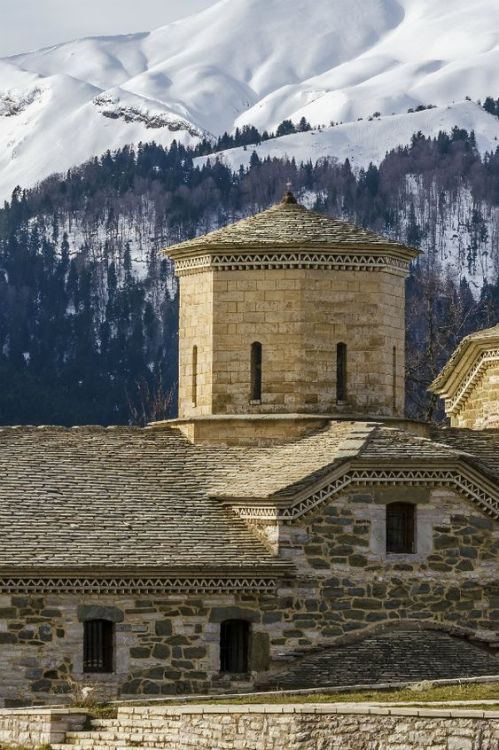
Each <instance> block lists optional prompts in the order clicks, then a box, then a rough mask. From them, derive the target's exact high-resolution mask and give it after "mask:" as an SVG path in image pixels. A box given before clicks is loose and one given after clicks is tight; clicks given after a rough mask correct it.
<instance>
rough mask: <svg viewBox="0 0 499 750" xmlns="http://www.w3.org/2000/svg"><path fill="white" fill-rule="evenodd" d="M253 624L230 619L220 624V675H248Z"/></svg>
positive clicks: (247, 621)
mask: <svg viewBox="0 0 499 750" xmlns="http://www.w3.org/2000/svg"><path fill="white" fill-rule="evenodd" d="M250 638H251V622H249V620H242V619H229V620H224V621H223V622H221V623H220V673H221V674H232V675H237V674H247V673H248V672H249V661H250V654H249V650H250Z"/></svg>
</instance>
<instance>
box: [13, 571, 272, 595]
mask: <svg viewBox="0 0 499 750" xmlns="http://www.w3.org/2000/svg"><path fill="white" fill-rule="evenodd" d="M278 577H279V576H278V575H276V574H274V575H272V574H262V575H259V574H258V573H255V575H254V576H248V575H241V576H238V575H237V574H234V575H231V576H218V577H215V576H213V577H211V576H202V575H200V576H195V575H193V576H160V575H156V576H134V577H130V576H126V575H125V576H92V575H85V574H82V575H79V576H76V575H62V574H57V573H55V574H53V575H51V576H48V575H42V576H40V575H36V574H34V575H27V574H24V575H23V574H19V573H14V572H13V573H12V574H10V575H5V574H2V573H1V572H0V593H5V594H11V593H21V594H113V595H115V594H123V595H129V594H140V595H143V594H167V593H174V594H189V593H196V594H210V593H214V594H219V593H220V594H221V593H251V592H267V591H273V590H274V589H275V587H276V583H277V578H278Z"/></svg>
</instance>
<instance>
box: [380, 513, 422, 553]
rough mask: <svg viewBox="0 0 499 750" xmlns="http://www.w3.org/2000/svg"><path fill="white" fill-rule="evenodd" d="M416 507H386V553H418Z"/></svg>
mask: <svg viewBox="0 0 499 750" xmlns="http://www.w3.org/2000/svg"><path fill="white" fill-rule="evenodd" d="M415 516H416V506H415V505H413V504H412V503H389V504H388V505H387V506H386V551H387V552H391V553H394V554H404V553H405V554H410V553H413V552H415V551H416V540H415V520H416V519H415Z"/></svg>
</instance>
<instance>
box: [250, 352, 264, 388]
mask: <svg viewBox="0 0 499 750" xmlns="http://www.w3.org/2000/svg"><path fill="white" fill-rule="evenodd" d="M261 399H262V345H261V344H260V342H259V341H254V342H253V343H252V344H251V393H250V400H251V401H261Z"/></svg>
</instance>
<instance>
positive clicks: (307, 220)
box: [165, 192, 419, 260]
mask: <svg viewBox="0 0 499 750" xmlns="http://www.w3.org/2000/svg"><path fill="white" fill-rule="evenodd" d="M252 248H253V249H265V248H266V249H286V248H288V249H293V248H294V249H296V248H314V249H316V250H321V249H343V250H347V251H348V250H349V249H351V250H354V249H355V250H360V251H364V252H369V251H379V250H384V251H385V252H386V251H387V250H391V251H393V252H395V253H396V254H397V255H401V256H402V257H403V258H404V259H406V260H412V259H413V258H415V257H417V256H418V255H419V251H418V250H416V249H414V248H411V247H408V246H406V245H403V244H401V243H400V242H395V241H394V240H390V239H387V238H386V237H383V236H381V235H379V234H376V233H375V232H371V231H369V230H367V229H362V228H361V227H358V226H355V225H354V224H349V223H348V222H346V221H342V220H340V219H333V218H331V217H330V216H326V215H325V214H320V213H317V212H315V211H310V210H309V209H307V208H305V206H302V205H300V204H299V203H298V202H297V201H296V198H295V197H294V195H293V194H292V193H289V192H288V193H286V195H285V196H284V198H283V200H282V201H281V202H280V203H277V204H275V205H274V206H271V207H270V208H268V209H267V210H265V211H262V212H260V213H257V214H255V215H254V216H250V217H249V218H247V219H242V220H240V221H237V222H235V223H234V224H229V225H228V226H226V227H222V228H221V229H216V230H215V231H213V232H209V233H208V234H205V235H202V236H199V237H194V239H192V240H187V241H186V242H182V243H180V244H177V245H172V246H170V247H167V248H165V252H166V253H167V254H168V255H169V256H171V257H172V258H173V259H174V260H176V259H180V258H183V257H186V256H189V255H191V254H195V253H197V252H200V251H204V252H206V251H211V250H213V251H218V250H222V251H225V250H228V249H229V250H235V249H236V250H237V249H244V250H251V249H252Z"/></svg>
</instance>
